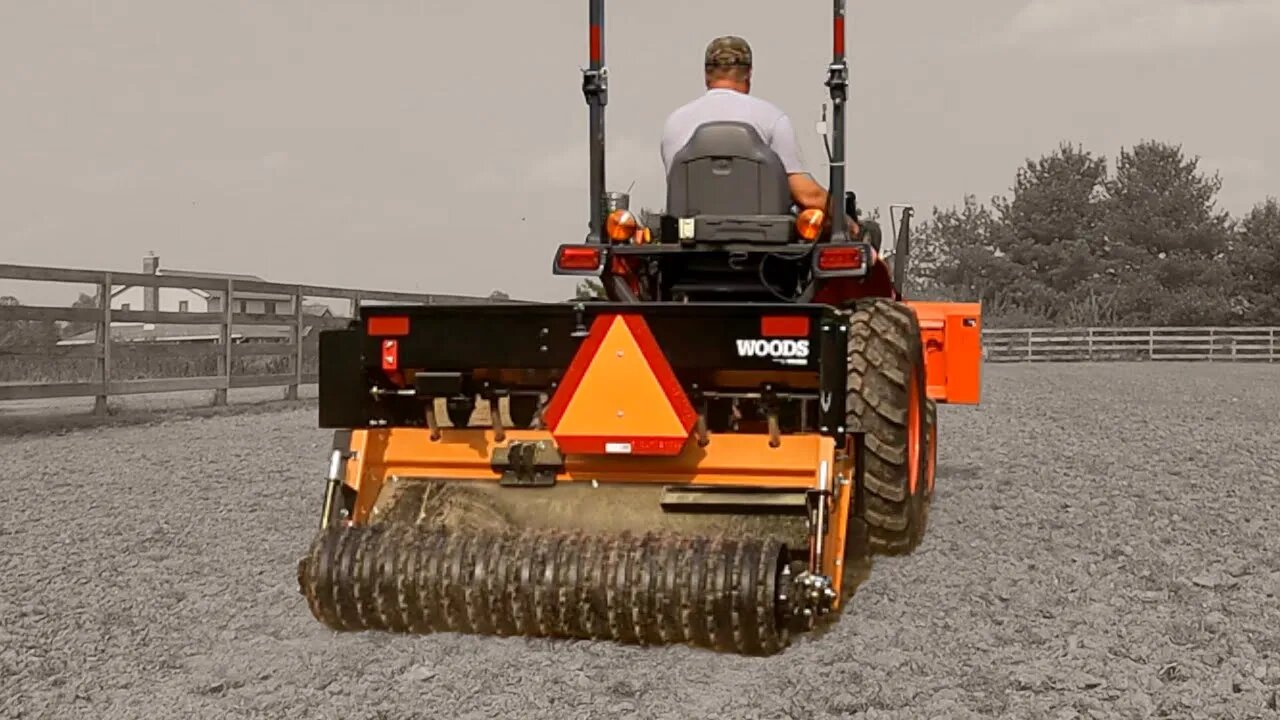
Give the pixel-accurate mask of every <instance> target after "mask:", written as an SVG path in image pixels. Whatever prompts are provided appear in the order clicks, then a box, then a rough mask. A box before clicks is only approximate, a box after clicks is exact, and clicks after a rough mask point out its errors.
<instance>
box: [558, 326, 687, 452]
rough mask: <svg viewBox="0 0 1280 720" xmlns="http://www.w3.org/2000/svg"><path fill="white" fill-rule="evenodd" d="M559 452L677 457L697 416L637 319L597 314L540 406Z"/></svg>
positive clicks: (658, 349) (644, 327)
mask: <svg viewBox="0 0 1280 720" xmlns="http://www.w3.org/2000/svg"><path fill="white" fill-rule="evenodd" d="M546 420H547V425H548V427H549V428H550V430H551V434H552V436H553V437H554V438H555V440H556V443H557V444H558V445H559V446H560V449H561V451H563V452H566V453H575V454H611V455H614V454H616V455H677V454H679V453H680V452H681V450H682V449H683V448H684V445H685V442H686V441H687V440H688V439H689V434H690V432H691V431H692V430H693V425H694V423H695V421H696V420H697V414H696V412H695V411H694V409H693V406H692V405H691V404H690V403H689V399H688V397H686V396H685V394H684V391H683V390H682V389H681V388H680V384H679V382H678V381H677V380H676V377H675V373H674V372H673V371H672V370H671V366H670V364H668V363H667V359H666V358H665V357H664V356H663V354H662V350H661V349H660V348H659V347H658V343H657V341H656V340H655V339H654V337H653V334H652V333H651V332H650V330H649V327H648V325H647V324H646V323H645V322H644V319H643V318H641V317H639V316H636V315H602V316H600V317H598V318H596V320H595V322H594V323H593V324H592V327H591V333H590V335H589V336H588V337H587V339H586V340H585V341H584V342H583V343H582V346H581V347H580V348H579V349H578V353H577V355H575V356H574V359H573V363H572V364H571V365H570V366H569V368H568V370H567V371H566V373H565V377H564V381H563V382H562V383H561V384H560V387H559V388H558V389H557V391H556V393H555V396H554V397H553V398H552V399H551V402H550V403H549V404H548V406H547V413H546Z"/></svg>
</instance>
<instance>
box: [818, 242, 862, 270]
mask: <svg viewBox="0 0 1280 720" xmlns="http://www.w3.org/2000/svg"><path fill="white" fill-rule="evenodd" d="M819 252H820V254H819V255H818V269H819V270H855V269H857V268H860V267H862V248H859V247H832V248H823V249H822V250H821V251H819Z"/></svg>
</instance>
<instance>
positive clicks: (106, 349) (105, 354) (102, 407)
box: [93, 272, 111, 415]
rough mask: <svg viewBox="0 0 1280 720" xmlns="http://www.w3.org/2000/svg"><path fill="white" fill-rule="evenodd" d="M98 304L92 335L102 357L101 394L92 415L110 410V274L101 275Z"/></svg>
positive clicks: (95, 401)
mask: <svg viewBox="0 0 1280 720" xmlns="http://www.w3.org/2000/svg"><path fill="white" fill-rule="evenodd" d="M98 293H99V294H98V302H99V304H100V305H101V307H102V317H100V318H98V327H97V328H96V332H95V333H94V335H95V336H96V339H97V341H98V343H99V344H100V345H101V346H102V355H101V356H99V357H98V381H99V382H101V383H102V393H101V394H100V395H98V396H97V397H95V398H94V399H93V414H94V415H106V414H107V413H108V412H109V411H110V410H109V408H108V405H107V403H108V401H109V400H110V399H111V398H110V395H111V273H110V272H105V273H103V274H102V285H101V286H99V288H98Z"/></svg>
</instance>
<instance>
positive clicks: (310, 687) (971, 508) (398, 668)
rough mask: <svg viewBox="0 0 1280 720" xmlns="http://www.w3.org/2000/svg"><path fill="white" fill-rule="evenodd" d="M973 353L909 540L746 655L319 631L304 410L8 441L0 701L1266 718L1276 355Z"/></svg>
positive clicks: (1273, 670)
mask: <svg viewBox="0 0 1280 720" xmlns="http://www.w3.org/2000/svg"><path fill="white" fill-rule="evenodd" d="M984 380H985V388H984V390H985V398H984V403H983V405H982V406H981V407H980V408H950V407H943V408H941V409H940V422H941V428H942V445H941V449H940V453H939V462H940V471H939V480H938V483H939V484H938V492H937V496H936V498H935V506H934V511H933V514H932V516H931V527H930V532H929V536H928V538H927V540H926V543H925V545H924V546H923V547H922V548H921V549H920V550H919V551H917V552H916V553H915V554H914V555H912V556H909V557H905V558H893V559H886V560H880V561H878V562H877V564H876V567H875V568H874V569H873V570H872V573H871V577H870V579H869V580H868V581H867V582H866V583H865V584H864V585H863V586H862V587H861V588H860V589H859V590H858V593H857V595H856V597H855V598H854V600H853V603H852V605H851V606H850V607H849V608H848V609H847V610H846V614H845V615H844V617H843V618H842V619H841V620H840V622H839V623H838V624H837V625H836V626H835V627H834V628H833V629H831V630H829V631H828V632H826V633H824V634H821V635H819V636H816V637H813V638H808V639H805V640H802V641H800V642H799V643H797V644H796V645H795V646H794V647H793V648H791V649H790V650H789V651H787V652H786V653H784V654H782V655H779V656H775V657H771V658H768V659H763V660H761V659H752V658H742V657H733V656H726V655H718V654H713V653H710V652H707V651H700V650H693V649H688V648H681V647H672V648H662V649H643V648H632V647H622V646H615V645H609V644H595V643H589V642H558V641H542V640H537V641H530V640H523V639H510V638H504V639H493V638H478V637H464V636H455V635H440V636H434V637H396V636H390V635H383V634H366V635H347V636H337V635H335V634H333V633H331V632H329V631H327V630H325V629H324V628H323V627H321V626H320V625H319V624H318V623H317V622H315V621H314V620H313V619H312V618H311V617H310V615H309V614H308V612H307V609H306V606H305V604H304V602H303V599H302V598H301V596H300V595H299V594H298V592H297V587H296V582H295V576H294V573H295V563H296V561H297V558H298V557H299V555H300V554H301V553H303V552H305V549H306V547H307V544H308V542H309V540H310V538H311V536H312V533H313V531H314V529H315V522H316V516H317V513H318V511H319V504H320V499H321V491H322V479H321V478H322V475H323V472H324V467H325V455H326V450H327V447H328V442H329V435H328V433H325V432H322V431H319V430H317V429H316V428H315V427H314V425H315V415H314V410H296V409H295V410H284V411H280V412H272V413H258V414H247V415H244V416H219V417H211V418H196V419H183V420H175V421H173V422H168V423H165V424H161V425H148V426H130V427H108V428H102V429H98V430H85V431H80V432H76V433H73V434H69V435H54V434H49V435H37V436H25V437H20V438H9V439H3V440H0V542H2V543H3V549H4V552H3V554H0V570H2V571H3V575H0V577H2V578H3V579H2V580H0V588H2V591H0V717H5V718H37V717H40V718H43V717H93V718H135V717H166V718H167V717H174V718H177V717H182V718H192V717H211V718H212V717H218V718H225V717H271V718H281V717H289V718H304V717H318V718H329V717H333V718H338V717H361V718H379V717H387V718H391V717H395V718H399V717H440V718H491V717H522V718H525V717H546V718H579V717H623V716H640V717H671V718H676V717H680V718H685V717H717V718H721V717H723V718H778V717H795V718H801V717H804V718H826V717H859V718H921V717H931V718H932V717H957V718H965V717H989V716H997V717H1030V718H1069V717H1120V718H1144V717H1178V718H1201V717H1203V718H1266V717H1280V712H1277V710H1276V708H1277V702H1278V700H1280V698H1277V691H1278V690H1280V598H1278V597H1277V595H1278V594H1280V551H1277V549H1276V548H1277V545H1276V538H1277V537H1280V477H1278V476H1280V425H1277V422H1276V421H1277V419H1280V415H1278V412H1277V410H1276V408H1277V407H1280V367H1262V366H1252V367H1249V366H1223V365H1207V364H1200V365H1148V364H1134V365H1117V366H1103V365H1079V366H1043V365H1042V366H998V365H997V366H988V367H987V368H986V375H985V378H984Z"/></svg>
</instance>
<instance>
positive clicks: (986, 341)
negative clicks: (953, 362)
mask: <svg viewBox="0 0 1280 720" xmlns="http://www.w3.org/2000/svg"><path fill="white" fill-rule="evenodd" d="M982 344H983V357H984V358H985V359H986V361H987V362H1088V361H1131V360H1152V361H1157V360H1182V361H1209V362H1276V361H1277V359H1280V327H1135V328H1108V327H1094V328H1029V329H1004V328H1000V329H996V328H987V329H984V330H983V332H982Z"/></svg>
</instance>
